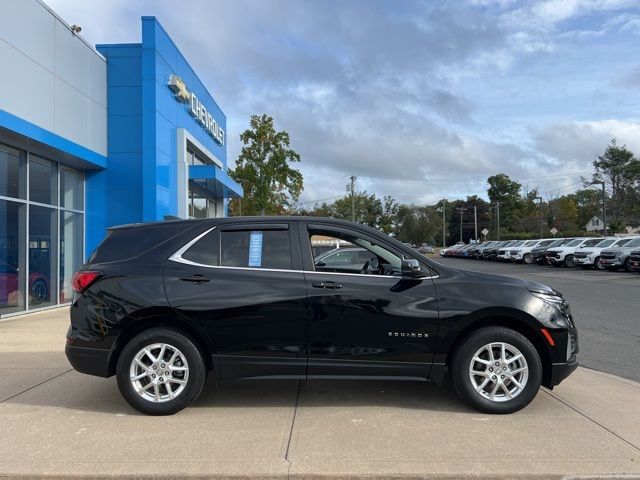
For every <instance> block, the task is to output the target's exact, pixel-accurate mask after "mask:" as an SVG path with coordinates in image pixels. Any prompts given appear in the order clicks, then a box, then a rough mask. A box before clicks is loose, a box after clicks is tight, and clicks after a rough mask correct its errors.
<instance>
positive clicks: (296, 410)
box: [284, 380, 302, 468]
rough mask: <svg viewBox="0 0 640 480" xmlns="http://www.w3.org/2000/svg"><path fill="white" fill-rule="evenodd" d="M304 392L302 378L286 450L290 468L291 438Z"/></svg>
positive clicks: (299, 382)
mask: <svg viewBox="0 0 640 480" xmlns="http://www.w3.org/2000/svg"><path fill="white" fill-rule="evenodd" d="M301 393H302V380H299V381H298V393H297V394H296V403H295V405H294V407H293V418H291V428H290V429H289V439H288V440H287V449H286V450H285V452H284V459H285V460H286V461H287V462H289V468H291V461H290V460H289V449H290V448H291V438H292V437H293V427H294V426H295V424H296V417H297V415H298V404H299V403H300V395H301Z"/></svg>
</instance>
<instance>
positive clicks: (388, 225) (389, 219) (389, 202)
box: [378, 195, 400, 235]
mask: <svg viewBox="0 0 640 480" xmlns="http://www.w3.org/2000/svg"><path fill="white" fill-rule="evenodd" d="M399 207H400V205H399V204H398V202H396V201H395V199H394V198H393V197H392V196H391V195H385V197H384V199H383V200H382V215H380V220H379V221H378V228H379V229H380V230H382V231H383V232H384V233H386V234H387V235H390V234H391V233H393V232H394V231H395V228H396V223H397V222H398V208H399Z"/></svg>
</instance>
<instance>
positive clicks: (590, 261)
mask: <svg viewBox="0 0 640 480" xmlns="http://www.w3.org/2000/svg"><path fill="white" fill-rule="evenodd" d="M573 261H574V262H575V264H576V265H593V264H594V263H595V259H594V258H593V257H584V258H576V257H573Z"/></svg>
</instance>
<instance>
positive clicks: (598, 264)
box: [593, 257, 606, 271]
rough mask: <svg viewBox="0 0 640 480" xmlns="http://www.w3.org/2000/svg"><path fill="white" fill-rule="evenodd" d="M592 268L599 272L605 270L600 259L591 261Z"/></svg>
mask: <svg viewBox="0 0 640 480" xmlns="http://www.w3.org/2000/svg"><path fill="white" fill-rule="evenodd" d="M593 266H594V268H595V269H596V270H600V271H604V270H606V267H605V266H604V265H603V264H602V262H601V261H600V257H596V259H595V260H594V261H593Z"/></svg>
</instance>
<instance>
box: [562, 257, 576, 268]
mask: <svg viewBox="0 0 640 480" xmlns="http://www.w3.org/2000/svg"><path fill="white" fill-rule="evenodd" d="M564 264H565V266H567V267H568V268H573V267H575V266H576V262H574V261H573V255H567V256H566V257H564Z"/></svg>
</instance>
